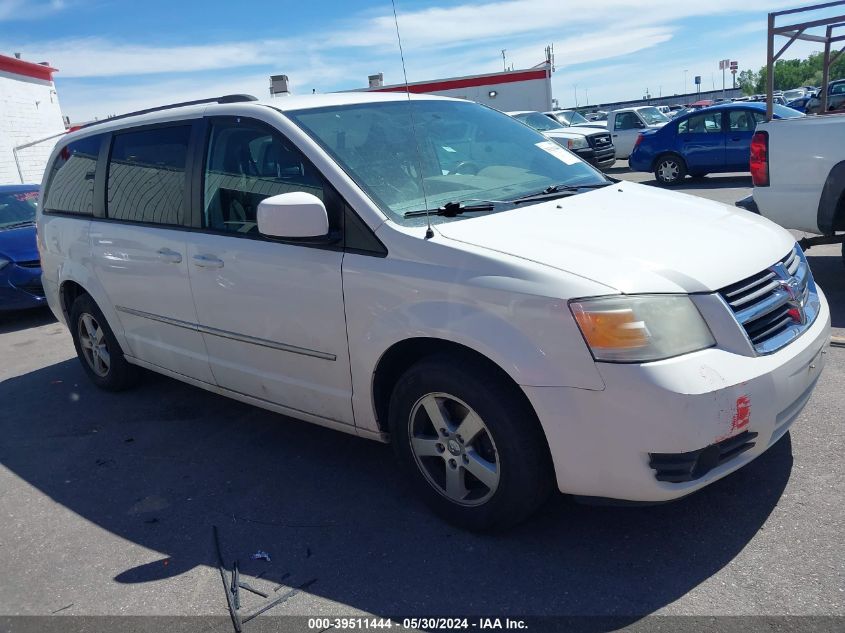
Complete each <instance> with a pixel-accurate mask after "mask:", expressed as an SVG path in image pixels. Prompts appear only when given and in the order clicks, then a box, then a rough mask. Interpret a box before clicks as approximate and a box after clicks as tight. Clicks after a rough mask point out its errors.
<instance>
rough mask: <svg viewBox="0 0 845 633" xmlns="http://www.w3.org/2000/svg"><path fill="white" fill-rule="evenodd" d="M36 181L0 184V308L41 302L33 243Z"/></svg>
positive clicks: (41, 303)
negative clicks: (27, 183)
mask: <svg viewBox="0 0 845 633" xmlns="http://www.w3.org/2000/svg"><path fill="white" fill-rule="evenodd" d="M37 204H38V185H7V186H0V311H4V310H21V309H23V308H36V307H38V306H42V305H44V303H45V299H44V289H43V288H42V287H41V262H40V260H39V259H38V249H37V247H36V245H35V206H36V205H37Z"/></svg>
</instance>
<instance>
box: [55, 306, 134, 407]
mask: <svg viewBox="0 0 845 633" xmlns="http://www.w3.org/2000/svg"><path fill="white" fill-rule="evenodd" d="M86 323H87V324H88V326H86ZM91 323H93V325H94V330H93V332H95V333H96V335H95V334H93V333H92V332H91V330H89V326H90V325H91ZM68 327H69V328H70V333H71V336H72V337H73V346H74V347H75V348H76V355H77V356H78V357H79V362H81V363H82V368H83V369H84V370H85V373H86V374H88V377H89V378H90V379H91V382H93V383H94V384H95V385H97V386H98V387H100V388H101V389H105V390H107V391H122V390H124V389H128V388H129V387H131V386H132V385H133V384H135V382H136V380H137V369H136V368H135V367H134V366H133V365H130V364H129V363H128V362H127V361H126V358H125V357H124V356H123V350H121V349H120V345H119V344H118V342H117V339H116V338H115V337H114V333H113V332H112V329H111V327H110V326H109V324H108V322H107V321H106V318H105V317H104V316H103V313H102V311H101V310H100V308H99V307H98V306H97V304H96V303H95V302H94V300H93V299H92V298H91V297H90V295H87V294H81V295H79V296H78V297H77V298H76V301H74V302H73V305H72V306H71V309H70V318H69V322H68ZM89 334H90V336H89ZM91 340H96V341H97V343H96V344H95V345H93V347H96V348H97V351H96V352H94V351H92V348H91V347H89V346H88V344H87V342H86V341H91ZM103 349H104V350H105V352H106V353H107V362H106V361H105V358H106V357H103V356H102V351H100V350H103ZM97 359H99V362H98V360H97Z"/></svg>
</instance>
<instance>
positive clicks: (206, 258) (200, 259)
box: [193, 255, 223, 268]
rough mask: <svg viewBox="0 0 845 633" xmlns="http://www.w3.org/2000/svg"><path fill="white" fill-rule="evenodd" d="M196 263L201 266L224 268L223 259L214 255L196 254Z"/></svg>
mask: <svg viewBox="0 0 845 633" xmlns="http://www.w3.org/2000/svg"><path fill="white" fill-rule="evenodd" d="M193 259H194V265H195V266H199V267H200V268H223V260H222V259H219V258H217V257H215V256H214V255H194V258H193Z"/></svg>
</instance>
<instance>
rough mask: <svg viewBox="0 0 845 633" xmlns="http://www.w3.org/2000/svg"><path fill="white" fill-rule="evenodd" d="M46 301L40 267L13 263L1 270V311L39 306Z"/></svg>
mask: <svg viewBox="0 0 845 633" xmlns="http://www.w3.org/2000/svg"><path fill="white" fill-rule="evenodd" d="M45 301H46V300H45V299H44V289H43V288H42V286H41V269H40V268H36V267H26V266H18V265H17V264H15V263H11V264H8V265H6V266H5V267H4V268H3V269H2V270H0V311H5V310H24V309H26V308H37V307H39V306H42V305H45Z"/></svg>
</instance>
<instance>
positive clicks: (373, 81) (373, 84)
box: [367, 73, 384, 88]
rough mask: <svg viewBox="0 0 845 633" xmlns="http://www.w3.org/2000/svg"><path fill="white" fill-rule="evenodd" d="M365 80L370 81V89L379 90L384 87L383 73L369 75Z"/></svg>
mask: <svg viewBox="0 0 845 633" xmlns="http://www.w3.org/2000/svg"><path fill="white" fill-rule="evenodd" d="M367 79H369V80H370V88H381V87H382V86H383V85H384V73H378V74H377V75H370V76H369V77H367Z"/></svg>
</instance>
